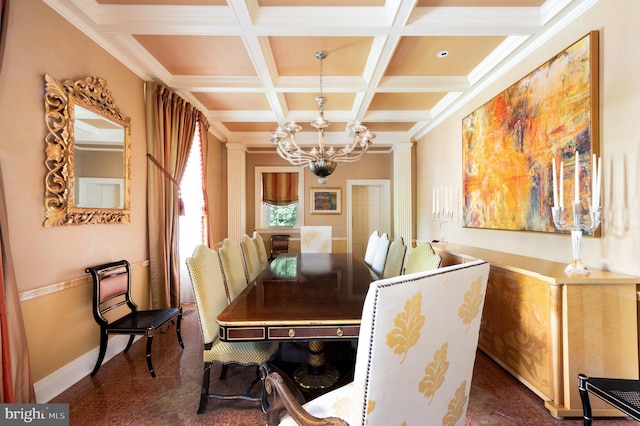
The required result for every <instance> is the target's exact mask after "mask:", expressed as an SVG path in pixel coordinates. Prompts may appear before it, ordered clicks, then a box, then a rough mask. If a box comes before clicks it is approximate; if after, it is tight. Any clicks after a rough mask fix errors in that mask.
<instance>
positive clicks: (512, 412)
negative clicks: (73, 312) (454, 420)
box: [51, 307, 637, 426]
mask: <svg viewBox="0 0 640 426" xmlns="http://www.w3.org/2000/svg"><path fill="white" fill-rule="evenodd" d="M190 309H192V307H191V308H190V307H185V312H187V311H189V310H190ZM182 337H183V339H184V345H185V348H184V349H180V346H179V345H178V342H177V339H176V335H175V329H174V328H173V327H171V329H170V330H168V332H166V333H161V334H159V335H156V337H155V339H154V343H153V363H154V367H155V371H156V375H157V377H156V378H155V379H153V378H151V376H150V375H149V371H148V370H147V364H146V362H145V355H144V352H145V343H144V340H143V339H141V340H139V341H138V342H136V343H135V344H134V345H133V346H132V348H131V349H130V350H129V353H127V354H119V355H117V356H116V357H114V358H113V359H112V360H110V361H109V362H107V363H105V364H104V365H103V366H102V367H101V368H100V371H98V373H97V375H96V376H95V377H90V376H87V377H85V378H84V379H82V380H81V381H79V382H78V383H77V384H75V385H74V386H73V387H71V388H70V389H68V390H66V391H65V392H63V393H62V394H60V395H59V396H58V397H56V398H55V399H54V400H52V401H51V402H55V403H63V402H64V403H69V404H70V405H69V411H70V413H69V414H70V424H71V425H74V426H75V425H78V426H84V425H136V426H138V425H154V426H163V425H171V426H182V425H196V424H198V425H200V424H210V425H220V426H226V425H229V426H245V425H246V426H253V425H265V424H266V422H265V417H264V414H263V413H262V411H261V410H260V408H259V407H258V405H256V404H253V403H250V402H245V401H218V400H213V399H212V400H210V401H209V405H208V407H207V411H206V412H205V413H204V414H200V415H198V414H196V410H197V407H198V401H199V394H200V386H201V382H202V367H203V365H202V343H201V338H200V330H199V323H198V316H197V314H195V313H194V312H193V311H191V313H190V314H187V315H186V316H185V318H184V320H183V321H182ZM332 356H334V355H332ZM335 356H337V355H335ZM284 367H285V368H283V370H286V365H285V366H284ZM218 373H219V367H214V369H213V371H212V373H211V379H212V386H216V387H218V388H217V389H220V388H222V387H224V388H225V389H223V390H224V391H226V390H233V391H242V390H244V387H245V385H246V383H248V382H249V381H251V379H252V378H253V377H254V374H255V372H254V371H253V370H247V369H241V368H233V367H232V368H230V369H229V373H228V374H227V378H226V380H224V381H222V382H220V381H218V380H217V377H218ZM223 382H224V383H223ZM234 383H235V384H240V385H239V388H238V389H235V388H234V386H233V385H234ZM582 423H583V422H582V420H581V419H567V420H558V419H555V418H553V417H551V415H550V414H549V412H548V411H547V410H546V409H545V408H544V404H543V402H542V400H541V399H540V398H538V397H537V396H536V395H535V394H533V393H532V392H531V391H530V390H529V389H527V388H526V387H525V386H523V385H522V384H520V382H518V381H517V380H516V379H514V378H513V377H512V376H511V375H510V374H508V373H507V372H506V371H504V370H503V369H502V368H501V367H500V366H498V365H497V364H496V363H495V362H493V361H492V360H491V359H490V358H488V357H487V356H486V355H484V354H483V353H482V352H478V356H477V358H476V363H475V368H474V375H473V380H472V383H471V395H470V398H469V408H468V412H467V420H466V425H555V424H567V425H576V426H577V425H582ZM598 424H607V425H616V426H617V425H620V426H622V425H635V424H637V423H636V422H634V421H632V420H627V419H596V421H594V426H596V425H598Z"/></svg>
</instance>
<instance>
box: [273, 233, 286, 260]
mask: <svg viewBox="0 0 640 426" xmlns="http://www.w3.org/2000/svg"><path fill="white" fill-rule="evenodd" d="M281 253H289V235H287V234H279V235H278V234H274V235H271V256H270V257H269V261H271V260H273V259H275V258H276V257H277V256H278V255H279V254H281Z"/></svg>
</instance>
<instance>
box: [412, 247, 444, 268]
mask: <svg viewBox="0 0 640 426" xmlns="http://www.w3.org/2000/svg"><path fill="white" fill-rule="evenodd" d="M441 262H442V258H441V257H440V255H439V254H438V253H436V252H435V251H433V247H431V244H429V243H420V244H418V245H417V246H415V247H414V248H413V249H411V251H409V254H407V263H406V264H405V266H404V273H405V274H413V273H416V272H422V271H428V270H430V269H437V268H439V267H440V263H441Z"/></svg>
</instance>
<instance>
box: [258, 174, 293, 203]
mask: <svg viewBox="0 0 640 426" xmlns="http://www.w3.org/2000/svg"><path fill="white" fill-rule="evenodd" d="M262 202H263V203H266V204H271V205H272V206H288V205H290V204H294V203H297V202H298V173H262Z"/></svg>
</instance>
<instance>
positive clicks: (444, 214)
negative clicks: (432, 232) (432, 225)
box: [433, 208, 453, 244]
mask: <svg viewBox="0 0 640 426" xmlns="http://www.w3.org/2000/svg"><path fill="white" fill-rule="evenodd" d="M452 219H453V210H446V209H444V208H442V209H439V210H437V211H435V212H434V213H433V220H434V221H436V222H438V223H439V224H440V244H445V240H444V224H445V223H449V222H451V220H452Z"/></svg>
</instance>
